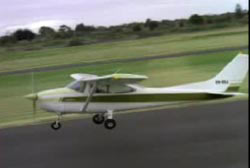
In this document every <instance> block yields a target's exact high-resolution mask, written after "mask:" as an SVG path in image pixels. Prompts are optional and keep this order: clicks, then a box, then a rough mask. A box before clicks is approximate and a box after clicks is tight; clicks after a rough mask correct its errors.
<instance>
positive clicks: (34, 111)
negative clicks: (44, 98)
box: [32, 99, 37, 120]
mask: <svg viewBox="0 0 250 168" xmlns="http://www.w3.org/2000/svg"><path fill="white" fill-rule="evenodd" d="M36 101H37V100H36V99H35V100H33V102H32V107H33V119H34V120H35V119H36Z"/></svg>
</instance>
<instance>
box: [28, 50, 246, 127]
mask: <svg viewBox="0 0 250 168" xmlns="http://www.w3.org/2000/svg"><path fill="white" fill-rule="evenodd" d="M247 73H248V55H247V54H241V53H240V54H238V55H237V56H236V57H235V58H234V59H233V60H232V61H231V62H230V63H228V64H227V65H226V66H225V67H224V68H223V69H222V71H221V72H220V73H218V74H217V75H215V77H213V78H212V79H209V80H206V81H202V82H196V83H189V84H184V85H178V86H171V87H163V88H147V87H143V86H140V85H138V83H139V82H141V81H143V80H146V79H148V77H147V76H144V75H134V74H122V73H114V74H110V75H104V76H97V75H92V74H82V73H78V74H71V77H72V78H73V79H74V81H73V82H72V83H70V84H69V85H67V86H66V87H64V88H56V89H50V90H45V91H41V92H38V93H32V94H29V95H26V96H25V97H26V98H27V99H30V100H32V101H33V112H34V113H35V111H36V106H37V103H38V104H39V107H40V108H41V109H42V110H45V111H47V112H53V113H55V114H56V115H57V119H56V121H55V122H53V123H52V124H51V128H52V129H54V130H59V129H60V128H61V122H60V120H61V117H62V115H64V114H69V113H83V114H84V113H88V114H93V118H92V120H93V122H94V123H95V124H98V125H100V124H104V127H105V128H106V129H109V130H111V129H113V128H115V127H116V125H117V124H116V120H115V119H114V117H113V113H114V112H119V111H124V110H131V109H138V108H148V107H155V106H162V105H171V104H176V103H183V102H186V103H188V102H201V101H210V100H215V99H223V98H228V97H233V96H237V95H243V93H239V92H238V91H239V88H240V84H241V83H242V82H243V80H244V78H245V77H246V75H247Z"/></svg>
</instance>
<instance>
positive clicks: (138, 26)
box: [133, 24, 142, 32]
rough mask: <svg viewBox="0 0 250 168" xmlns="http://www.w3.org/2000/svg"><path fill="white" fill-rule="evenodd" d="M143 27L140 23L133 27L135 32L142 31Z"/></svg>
mask: <svg viewBox="0 0 250 168" xmlns="http://www.w3.org/2000/svg"><path fill="white" fill-rule="evenodd" d="M141 30H142V29H141V26H140V25H139V24H136V25H135V26H134V27H133V31H134V32H139V31H141Z"/></svg>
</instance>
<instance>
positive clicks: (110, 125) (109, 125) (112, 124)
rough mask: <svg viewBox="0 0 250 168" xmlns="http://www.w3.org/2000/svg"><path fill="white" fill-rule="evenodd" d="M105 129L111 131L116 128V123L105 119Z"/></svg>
mask: <svg viewBox="0 0 250 168" xmlns="http://www.w3.org/2000/svg"><path fill="white" fill-rule="evenodd" d="M104 126H105V128H107V129H109V130H111V129H114V128H115V127H116V122H115V120H114V119H107V120H106V121H105V123H104Z"/></svg>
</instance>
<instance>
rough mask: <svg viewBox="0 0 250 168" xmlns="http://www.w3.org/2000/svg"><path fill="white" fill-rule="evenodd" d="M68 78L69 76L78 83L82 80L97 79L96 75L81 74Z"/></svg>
mask: <svg viewBox="0 0 250 168" xmlns="http://www.w3.org/2000/svg"><path fill="white" fill-rule="evenodd" d="M70 76H71V77H72V78H73V79H75V80H78V81H80V80H83V79H88V78H96V77H98V76H97V75H92V74H83V73H77V74H71V75H70Z"/></svg>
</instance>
